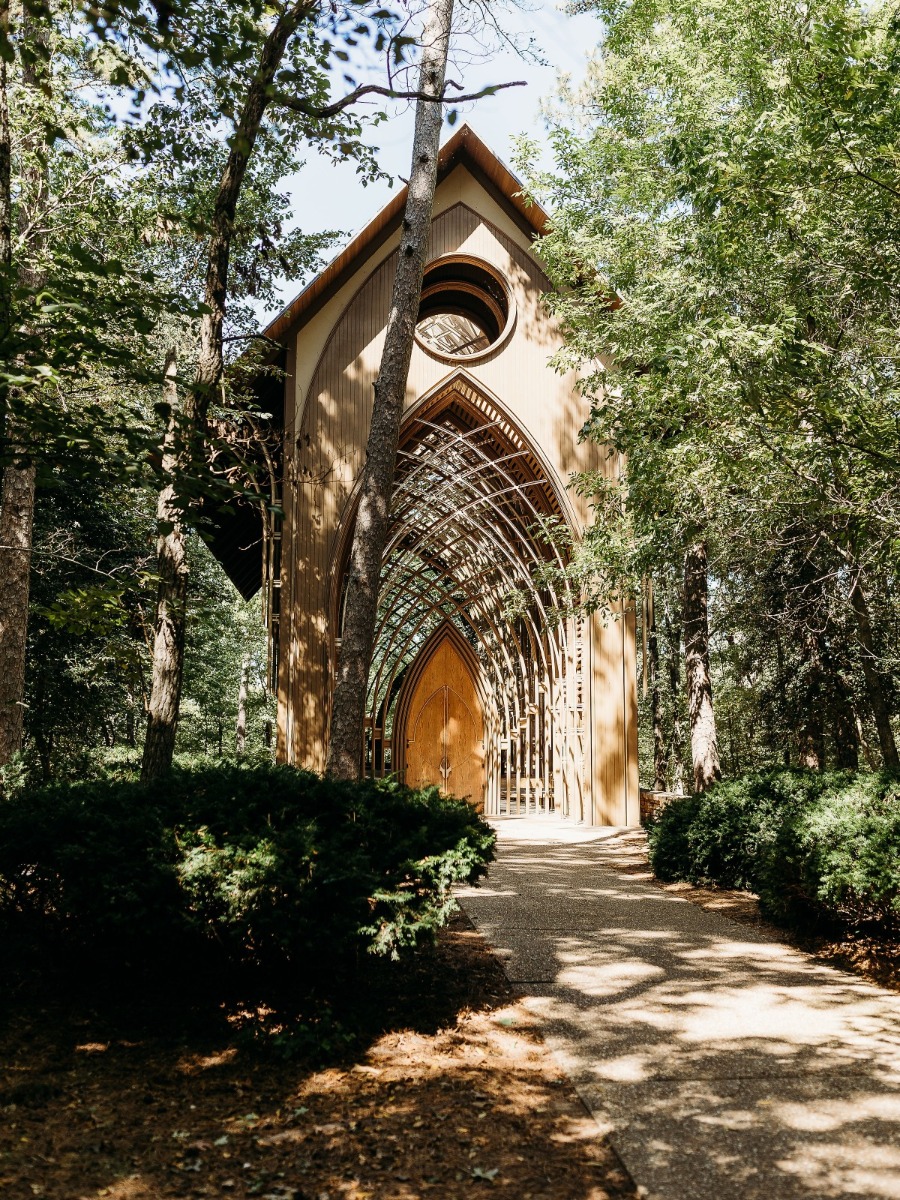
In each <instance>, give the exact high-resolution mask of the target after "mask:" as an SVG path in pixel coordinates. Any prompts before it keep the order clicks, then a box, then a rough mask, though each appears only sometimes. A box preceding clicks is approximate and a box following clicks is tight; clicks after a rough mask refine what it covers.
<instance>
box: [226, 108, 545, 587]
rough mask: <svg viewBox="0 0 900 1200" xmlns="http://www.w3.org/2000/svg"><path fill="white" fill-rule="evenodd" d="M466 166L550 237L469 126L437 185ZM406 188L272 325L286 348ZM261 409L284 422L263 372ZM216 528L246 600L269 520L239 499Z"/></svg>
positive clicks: (256, 580) (374, 245) (395, 209)
mask: <svg viewBox="0 0 900 1200" xmlns="http://www.w3.org/2000/svg"><path fill="white" fill-rule="evenodd" d="M461 164H462V165H464V166H465V167H466V169H467V170H468V171H469V172H470V173H471V174H472V176H473V177H474V178H475V179H476V180H477V181H478V183H480V184H481V186H482V187H483V188H484V189H485V191H486V192H487V193H488V194H489V195H491V196H492V197H493V199H494V200H496V201H497V203H498V204H500V205H501V207H502V208H503V209H504V210H505V211H506V212H507V213H508V214H509V216H510V217H511V218H512V219H513V220H514V221H515V222H516V224H517V225H518V226H519V228H520V229H522V231H523V232H524V233H525V234H526V235H527V236H528V237H534V236H535V235H539V234H541V233H543V232H544V231H545V229H546V226H547V214H546V213H545V212H544V210H543V209H542V208H541V207H540V205H539V204H529V203H528V202H527V200H526V199H525V197H524V196H523V195H522V193H523V191H524V184H523V183H522V181H521V180H520V179H517V178H516V176H515V175H514V174H513V173H512V171H510V169H509V168H508V167H507V166H506V165H505V163H503V162H502V161H501V160H500V159H499V158H498V157H497V155H496V154H494V152H493V151H492V150H489V149H488V147H487V146H486V145H485V144H484V142H483V141H482V140H481V139H480V138H479V137H478V135H477V134H476V133H475V132H474V131H473V130H472V129H471V128H470V127H469V126H468V125H463V126H462V128H461V129H458V130H457V132H456V133H454V135H453V137H451V138H450V140H449V141H448V142H447V143H446V144H445V145H444V146H442V148H441V151H440V154H439V157H438V185H440V183H441V182H442V181H443V180H444V179H446V178H447V176H448V175H449V174H450V172H451V171H453V170H454V168H456V167H457V166H459V165H461ZM406 193H407V188H403V189H402V191H399V192H398V193H397V195H396V196H394V197H393V198H392V199H391V200H390V201H389V203H388V204H386V205H385V206H384V208H383V209H382V210H381V212H379V213H378V215H377V216H376V217H375V218H374V219H373V220H372V221H370V222H369V224H368V225H366V227H365V228H364V229H362V230H361V231H360V232H359V233H357V234H356V235H355V236H354V237H353V238H351V240H350V241H349V242H348V244H347V245H346V246H345V247H344V249H343V250H342V251H341V252H340V254H338V256H337V257H336V258H335V259H334V260H333V261H332V262H331V263H329V264H328V266H327V267H326V268H325V270H324V271H322V272H321V274H319V275H317V276H316V278H315V279H313V280H312V282H311V283H309V284H308V285H307V287H305V288H304V289H303V291H302V292H301V293H300V294H299V296H297V297H296V298H295V299H294V300H292V301H291V303H290V304H288V306H287V307H286V308H285V309H284V310H283V311H282V312H281V313H280V314H279V315H278V316H277V317H276V318H275V320H274V321H272V323H271V324H270V325H269V326H268V328H267V329H266V331H265V333H266V336H267V337H269V338H271V339H272V341H273V342H276V343H278V342H280V343H281V344H282V346H283V345H284V339H285V337H286V335H287V334H288V333H289V332H290V330H292V329H296V328H297V326H298V325H300V324H301V323H302V322H303V321H306V320H308V319H309V318H310V317H311V316H312V315H313V313H315V312H317V311H318V310H319V309H320V308H321V307H322V305H324V304H326V303H327V302H328V300H329V299H330V298H331V297H332V296H333V295H334V294H335V293H336V292H337V291H338V290H339V289H340V288H341V287H343V285H344V284H345V283H346V282H347V280H348V279H350V278H351V277H352V276H353V274H354V273H355V272H356V271H358V270H359V267H360V265H361V264H362V263H363V262H365V260H366V259H367V258H368V257H369V256H370V255H372V254H374V253H375V252H376V251H377V250H378V248H379V247H380V246H382V245H383V244H384V243H385V242H386V241H387V239H388V238H389V237H390V236H391V234H392V233H393V232H394V231H395V230H396V229H397V228H398V227H399V225H400V221H401V219H402V217H403V209H404V207H405V206H406ZM269 361H270V362H272V363H274V364H277V365H279V366H281V367H283V366H284V361H285V352H284V349H280V350H274V349H273V353H272V356H271V358H270V360H269ZM257 391H258V392H259V402H260V406H261V408H262V409H263V411H265V412H270V413H272V414H273V423H274V424H280V423H281V421H282V420H283V409H284V384H283V381H282V379H281V378H280V377H277V376H272V375H268V374H265V373H263V374H262V375H260V377H259V379H258V380H257ZM206 515H207V516H208V518H209V522H210V527H211V528H210V533H209V537H210V547H211V549H212V552H213V554H214V555H215V556H216V558H217V559H218V560H219V562H220V563H221V564H222V566H223V567H224V569H225V573H226V574H227V575H228V576H229V578H230V579H231V581H232V583H234V585H235V587H236V588H237V589H238V591H239V592H240V593H241V595H242V596H244V597H245V598H246V599H248V600H249V599H250V597H251V596H253V595H254V594H255V593H256V592H257V591H259V588H260V586H261V583H262V545H263V540H262V520H261V517H260V513H259V509H258V508H257V507H256V505H255V504H249V503H248V502H246V501H245V500H236V501H235V502H234V504H233V505H232V507H231V511H230V512H229V513H227V514H221V513H212V512H209V513H207V514H206Z"/></svg>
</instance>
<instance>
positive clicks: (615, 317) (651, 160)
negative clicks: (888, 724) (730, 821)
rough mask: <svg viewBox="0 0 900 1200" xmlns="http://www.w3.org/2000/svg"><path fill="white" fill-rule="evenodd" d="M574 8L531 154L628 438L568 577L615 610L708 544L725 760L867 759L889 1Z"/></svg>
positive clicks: (621, 436)
mask: <svg viewBox="0 0 900 1200" xmlns="http://www.w3.org/2000/svg"><path fill="white" fill-rule="evenodd" d="M571 7H572V8H573V9H574V10H577V11H580V12H595V13H596V14H597V16H598V18H599V19H600V21H601V22H602V26H598V37H599V46H598V49H597V51H596V53H595V55H594V56H593V59H592V61H591V63H590V66H589V69H588V74H587V78H586V80H585V81H584V83H583V84H582V85H579V86H577V87H576V86H572V85H571V84H569V83H564V85H563V87H562V89H561V92H560V97H559V101H558V103H556V104H555V105H553V106H550V107H549V108H548V114H547V115H548V123H549V126H550V136H551V141H552V146H553V151H554V156H555V166H554V168H553V169H552V170H551V171H541V170H540V169H539V168H538V165H537V164H538V161H539V155H538V148H537V144H536V143H533V142H530V141H529V140H527V139H526V140H524V141H523V142H522V145H521V153H520V160H521V162H522V164H523V166H524V168H525V170H526V171H527V172H528V174H529V179H530V186H531V189H532V190H533V192H534V193H535V194H536V195H537V196H538V197H539V198H541V199H543V200H544V201H545V202H546V203H547V205H548V206H549V207H550V209H551V211H552V214H553V220H552V229H551V231H550V233H549V235H548V236H547V237H545V238H544V239H543V240H542V243H541V248H542V253H543V255H544V258H545V260H546V262H547V264H548V267H549V269H550V273H551V276H552V278H553V280H554V283H555V284H556V285H557V289H556V291H555V292H554V294H553V295H551V296H550V297H548V301H547V302H548V305H549V306H550V308H551V309H552V310H553V312H554V313H555V315H556V316H557V318H558V319H559V320H560V322H561V324H562V326H563V330H564V333H565V338H566V346H565V349H564V351H563V352H562V354H561V355H560V356H559V364H560V365H561V366H566V367H577V368H578V369H579V370H581V372H582V377H583V387H584V391H585V394H586V396H587V397H589V399H590V416H589V419H588V421H587V423H586V426H585V433H586V435H587V436H590V437H591V438H592V439H594V440H596V441H597V442H599V443H602V444H607V445H609V446H610V447H611V448H612V450H613V458H612V459H611V461H610V463H608V464H606V465H607V466H608V467H609V472H608V474H609V477H606V474H605V473H598V474H597V475H591V476H584V477H583V478H582V479H581V481H580V486H581V487H582V489H583V490H584V491H585V493H587V494H588V495H589V497H590V499H591V501H592V503H593V504H594V514H595V521H594V525H593V527H592V528H591V529H589V530H588V531H587V534H586V536H585V538H584V539H583V540H582V541H581V542H580V543H579V544H578V545H575V546H573V547H572V553H571V562H570V566H569V567H568V574H569V576H570V578H571V579H572V581H573V583H574V586H575V590H576V592H577V593H579V594H580V595H581V596H582V598H583V599H584V601H585V603H586V604H587V605H588V606H589V607H603V606H604V605H605V604H607V603H608V597H610V596H613V597H615V596H617V595H621V594H622V593H623V592H624V593H625V594H634V593H635V592H637V591H638V590H639V588H640V587H641V581H642V580H643V579H646V577H648V576H652V577H653V578H654V580H655V581H656V582H660V583H662V584H663V586H666V587H670V584H668V583H667V581H670V580H672V579H677V578H678V572H679V567H680V560H681V557H682V555H683V553H684V550H685V547H686V545H688V544H690V542H691V541H692V540H695V539H703V540H704V541H705V542H706V543H707V545H708V548H709V560H710V571H711V585H710V587H711V590H710V610H711V611H710V620H711V632H712V658H713V671H714V685H715V686H714V691H715V693H716V695H717V697H718V700H719V701H720V717H722V716H725V717H728V718H730V722H731V728H730V730H729V727H728V726H729V722H728V720H721V719H720V720H719V721H718V722H717V727H718V731H719V735H720V741H721V743H722V746H723V750H724V751H725V752H726V753H725V757H726V762H725V765H726V768H727V769H729V770H731V771H740V770H742V769H746V768H747V767H753V766H757V765H762V764H771V763H774V762H778V761H784V760H785V755H787V756H791V755H797V754H798V753H801V747H803V746H807V747H808V746H809V745H810V744H811V743H814V742H815V743H819V744H820V745H821V746H823V747H824V746H825V744H826V743H827V750H828V755H829V756H830V757H831V759H832V761H835V762H837V763H843V764H849V763H852V761H853V759H854V756H858V751H859V749H860V746H859V745H857V744H856V743H857V738H858V731H859V730H861V737H860V738H859V741H860V743H861V747H862V749H863V751H864V752H866V744H867V743H869V744H871V742H872V740H873V739H872V717H873V712H874V709H875V707H876V706H877V705H878V704H879V701H878V699H877V698H873V695H872V689H871V688H868V691H867V687H868V684H867V683H866V682H864V680H863V671H862V667H863V665H867V664H863V661H862V655H861V654H860V650H859V645H858V640H857V637H856V634H855V632H854V630H853V628H852V613H851V612H850V606H849V603H848V596H849V594H850V592H851V589H852V588H853V586H854V584H855V582H856V581H857V580H858V579H859V578H861V577H862V578H863V580H864V581H865V582H866V586H867V588H868V593H869V596H870V599H871V600H872V603H873V607H875V608H877V609H878V611H879V617H880V619H881V620H882V621H883V622H884V624H882V625H881V626H880V628H879V625H878V624H876V626H875V628H876V642H877V644H876V645H875V647H874V651H868V652H867V653H868V654H869V657H870V659H871V657H872V654H873V653H874V655H876V656H877V657H878V658H879V660H880V662H881V666H880V671H881V675H882V680H881V684H882V687H883V690H884V695H885V698H886V703H887V707H888V708H889V709H891V711H892V713H893V715H894V718H895V719H896V716H897V698H896V690H895V688H896V684H895V682H894V681H892V678H891V677H892V676H894V678H895V675H896V667H895V659H894V652H893V646H892V639H891V637H890V636H889V634H888V633H887V626H888V625H893V622H894V621H895V619H896V614H895V596H896V582H897V569H898V557H897V549H898V547H900V525H898V521H897V514H898V513H900V504H898V488H900V474H898V470H897V464H898V461H900V455H898V440H897V424H896V412H897V403H898V398H897V378H898V370H897V368H898V358H897V339H896V328H897V324H898V321H900V309H898V307H897V297H898V295H900V287H898V284H900V225H898V218H897V203H896V200H897V163H898V161H900V149H898V147H900V100H898V93H897V89H896V64H897V61H898V54H900V24H898V21H897V13H898V9H897V4H896V2H895V0H882V2H880V3H876V4H873V5H861V4H858V3H856V2H855V0H814V3H812V4H808V5H804V6H801V7H791V6H785V5H783V4H780V3H778V2H777V0H752V2H751V3H750V4H749V5H744V6H741V7H739V8H738V7H734V6H732V7H728V6H723V5H721V4H720V3H718V0H699V3H698V2H697V0H634V2H631V0H578V2H577V3H573V4H572V5H571ZM676 707H677V705H675V704H674V702H673V701H667V708H668V712H667V719H671V716H672V713H673V711H674V709H675V708H676ZM880 707H884V706H883V705H882V706H880ZM817 709H821V712H822V716H821V718H819V719H817V718H816V717H815V713H816V711H817ZM645 719H646V718H645ZM817 726H821V728H817ZM854 727H856V728H857V733H853V729H854ZM646 741H647V739H646V737H645V743H646ZM876 753H877V752H876ZM790 760H791V759H790V758H788V761H790ZM793 761H797V759H796V758H794V759H793ZM871 761H877V759H872V760H871Z"/></svg>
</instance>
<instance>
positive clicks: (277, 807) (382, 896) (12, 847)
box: [0, 763, 495, 979]
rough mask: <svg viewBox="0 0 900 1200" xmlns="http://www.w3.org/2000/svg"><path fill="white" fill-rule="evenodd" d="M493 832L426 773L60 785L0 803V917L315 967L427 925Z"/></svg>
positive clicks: (132, 942)
mask: <svg viewBox="0 0 900 1200" xmlns="http://www.w3.org/2000/svg"><path fill="white" fill-rule="evenodd" d="M494 836H495V835H494V833H493V831H492V830H491V829H490V828H489V826H487V825H486V824H485V823H484V822H483V821H482V820H481V819H480V818H479V817H478V816H477V814H476V813H475V812H474V811H473V810H472V808H471V807H470V806H469V805H467V804H465V803H464V802H462V801H457V800H451V799H447V798H445V797H442V796H441V795H440V794H439V792H438V790H437V789H436V788H430V789H424V790H421V791H412V790H409V789H406V788H402V787H400V786H399V785H397V784H394V783H391V782H388V781H368V782H363V783H359V784H351V783H342V782H338V781H334V780H323V779H322V778H320V777H319V776H317V775H313V774H311V773H308V772H304V771H298V770H295V769H293V768H290V767H275V766H272V765H269V764H259V763H255V764H252V765H241V764H237V763H234V764H226V765H221V764H219V765H216V766H201V767H192V768H187V769H185V768H181V769H176V770H173V771H172V772H171V774H169V775H167V776H166V777H165V778H164V779H161V780H159V781H156V782H154V783H153V784H141V783H138V782H135V781H127V780H126V781H123V780H121V779H105V780H92V781H87V782H83V783H77V784H68V785H64V784H58V785H55V786H49V787H45V788H42V789H39V790H36V791H25V792H22V793H19V794H18V795H17V796H15V797H14V798H11V799H9V800H7V801H5V802H3V803H0V916H2V917H3V918H5V920H6V922H7V923H8V924H10V925H12V926H13V927H16V928H18V929H20V930H21V929H27V930H28V932H29V933H30V934H31V935H33V936H36V937H37V938H38V939H40V940H41V941H42V942H44V943H46V942H47V941H48V940H55V942H56V944H57V945H59V946H64V947H67V948H69V949H72V948H77V949H78V950H79V951H99V952H100V953H102V954H103V955H105V956H107V957H111V958H113V959H115V960H117V961H118V962H119V963H120V964H132V965H141V964H144V965H148V964H153V963H157V962H160V961H165V960H166V959H171V958H172V956H173V955H175V954H176V953H178V952H181V954H182V955H187V956H191V955H193V954H195V953H196V952H198V951H201V950H210V949H212V950H214V951H215V954H216V955H217V956H218V957H219V959H221V960H222V961H223V962H225V963H227V964H229V965H232V966H237V965H240V966H248V965H252V966H261V967H264V968H272V967H275V968H278V969H281V968H284V967H291V968H294V969H295V970H298V971H300V972H301V973H302V974H303V975H304V977H307V978H309V979H313V978H314V977H318V976H321V975H323V974H324V973H327V972H328V971H329V970H331V969H333V968H334V966H335V964H337V963H339V962H340V961H345V960H352V958H353V956H354V955H355V954H356V952H357V951H358V950H360V949H366V950H370V951H373V952H375V953H379V954H389V955H392V956H396V955H398V954H399V953H401V952H402V951H403V950H405V949H409V948H411V947H414V946H416V945H418V944H419V943H420V942H421V941H422V940H423V939H427V938H430V937H431V936H433V934H434V932H435V931H436V929H437V928H438V927H439V926H440V925H441V924H442V923H443V922H444V921H445V920H446V918H447V916H448V914H449V912H450V911H451V910H452V908H453V901H452V898H451V895H450V889H451V887H452V886H453V885H454V884H455V883H458V882H462V881H467V882H472V881H474V880H475V879H477V878H478V877H479V876H480V875H482V874H483V873H484V871H485V869H486V865H487V863H488V862H489V861H490V860H491V858H492V856H493V845H494ZM201 957H202V955H201Z"/></svg>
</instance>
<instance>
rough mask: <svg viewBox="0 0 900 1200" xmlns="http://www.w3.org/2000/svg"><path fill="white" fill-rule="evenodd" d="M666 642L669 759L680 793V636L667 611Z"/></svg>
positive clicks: (681, 745)
mask: <svg viewBox="0 0 900 1200" xmlns="http://www.w3.org/2000/svg"><path fill="white" fill-rule="evenodd" d="M665 623H666V642H667V644H668V651H669V653H668V657H667V662H668V667H669V690H670V691H671V693H672V739H671V741H670V743H669V760H670V761H671V763H672V787H673V788H674V790H675V791H676V792H677V793H678V794H679V795H680V794H681V793H683V792H684V750H683V744H682V736H681V713H680V710H679V701H680V698H681V668H680V665H679V661H678V657H679V652H680V640H681V639H680V638H679V636H678V634H677V633H676V630H677V628H678V624H677V620H676V621H675V622H673V621H672V620H670V619H669V614H668V610H667V611H666V618H665Z"/></svg>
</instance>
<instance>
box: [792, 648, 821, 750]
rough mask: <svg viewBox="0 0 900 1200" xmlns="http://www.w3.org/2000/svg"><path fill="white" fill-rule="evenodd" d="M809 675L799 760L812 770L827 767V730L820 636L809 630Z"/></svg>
mask: <svg viewBox="0 0 900 1200" xmlns="http://www.w3.org/2000/svg"><path fill="white" fill-rule="evenodd" d="M801 640H802V645H803V660H804V663H805V666H806V676H805V678H804V679H803V680H802V682H803V685H804V687H803V695H802V698H801V700H802V706H801V711H800V712H799V713H798V714H797V716H798V717H799V723H798V725H797V762H798V764H799V765H800V766H801V767H806V769H807V770H809V771H824V770H825V731H824V726H823V722H822V712H823V709H824V707H825V704H824V697H823V695H822V656H821V651H820V646H819V638H818V636H817V635H816V634H815V633H812V632H811V631H810V630H808V629H807V630H805V631H804V633H803V636H802V639H801Z"/></svg>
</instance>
